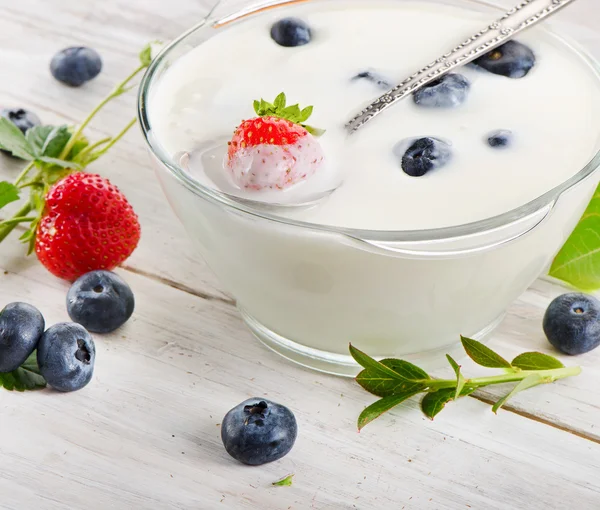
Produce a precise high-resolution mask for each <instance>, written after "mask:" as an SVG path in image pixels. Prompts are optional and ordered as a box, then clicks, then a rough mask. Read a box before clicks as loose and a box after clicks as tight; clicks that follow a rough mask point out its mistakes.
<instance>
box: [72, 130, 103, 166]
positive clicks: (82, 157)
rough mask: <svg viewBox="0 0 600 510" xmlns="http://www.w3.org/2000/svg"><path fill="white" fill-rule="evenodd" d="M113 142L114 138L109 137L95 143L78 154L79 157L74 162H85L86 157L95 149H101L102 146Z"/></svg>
mask: <svg viewBox="0 0 600 510" xmlns="http://www.w3.org/2000/svg"><path fill="white" fill-rule="evenodd" d="M111 140H112V138H111V137H110V136H107V137H106V138H103V139H102V140H98V141H97V142H96V143H93V144H92V145H88V146H87V147H86V148H85V149H83V150H82V151H81V152H80V153H79V154H77V156H76V157H75V158H74V160H73V161H75V162H76V163H79V162H80V161H83V160H84V159H85V156H87V155H88V154H89V153H90V152H92V151H93V150H94V149H96V148H98V147H100V146H101V145H104V144H105V143H108V142H110V141H111Z"/></svg>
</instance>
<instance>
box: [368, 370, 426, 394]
mask: <svg viewBox="0 0 600 510" xmlns="http://www.w3.org/2000/svg"><path fill="white" fill-rule="evenodd" d="M356 382H357V383H358V384H359V385H360V386H362V387H363V388H364V389H365V390H367V391H368V392H369V393H372V394H373V395H377V396H378V397H389V396H390V395H400V394H403V393H405V392H410V391H423V390H425V388H426V385H424V384H422V383H416V382H412V381H407V380H405V379H401V378H398V377H392V376H385V375H383V374H381V373H377V372H376V371H375V370H372V369H370V368H366V369H365V370H363V371H362V372H360V374H358V375H357V376H356Z"/></svg>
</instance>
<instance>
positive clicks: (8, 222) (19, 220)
mask: <svg viewBox="0 0 600 510" xmlns="http://www.w3.org/2000/svg"><path fill="white" fill-rule="evenodd" d="M36 219H37V218H36V217H35V216H14V217H13V218H11V219H10V220H4V221H0V227H3V226H4V225H17V224H18V223H25V222H26V221H33V220H36Z"/></svg>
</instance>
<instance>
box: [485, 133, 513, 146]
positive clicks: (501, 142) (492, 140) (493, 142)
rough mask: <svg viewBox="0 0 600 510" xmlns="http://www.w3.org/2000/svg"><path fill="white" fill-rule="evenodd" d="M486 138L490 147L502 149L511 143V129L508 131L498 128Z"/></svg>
mask: <svg viewBox="0 0 600 510" xmlns="http://www.w3.org/2000/svg"><path fill="white" fill-rule="evenodd" d="M486 138H487V143H488V145H489V146H490V147H493V148H495V149H504V148H505V147H508V146H509V145H510V144H511V143H512V131H509V130H508V129H499V130H497V131H492V132H491V133H489V134H488V135H487V137H486Z"/></svg>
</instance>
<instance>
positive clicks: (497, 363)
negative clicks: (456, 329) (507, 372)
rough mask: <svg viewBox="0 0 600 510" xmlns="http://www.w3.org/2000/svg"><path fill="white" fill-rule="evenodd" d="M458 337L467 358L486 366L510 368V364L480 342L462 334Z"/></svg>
mask: <svg viewBox="0 0 600 510" xmlns="http://www.w3.org/2000/svg"><path fill="white" fill-rule="evenodd" d="M460 339H461V342H462V345H463V347H464V349H465V351H466V353H467V354H468V355H469V358H471V359H472V360H473V361H474V362H475V363H477V364H478V365H481V366H482V367H487V368H511V364H510V363H509V362H508V361H506V360H505V359H504V358H503V357H502V356H500V354H498V353H496V352H494V351H492V349H490V348H489V347H486V346H485V345H483V344H482V343H481V342H478V341H477V340H473V339H471V338H467V337H464V336H461V337H460Z"/></svg>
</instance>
